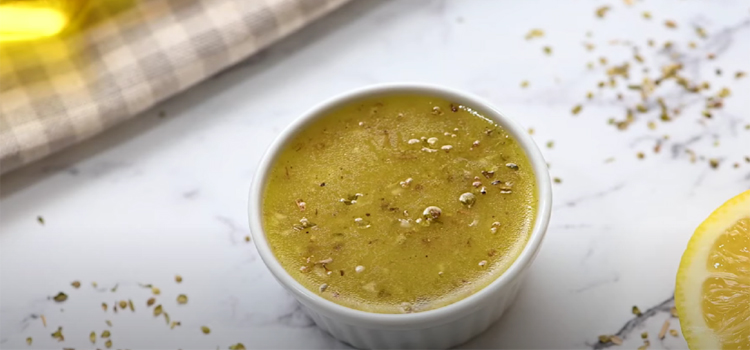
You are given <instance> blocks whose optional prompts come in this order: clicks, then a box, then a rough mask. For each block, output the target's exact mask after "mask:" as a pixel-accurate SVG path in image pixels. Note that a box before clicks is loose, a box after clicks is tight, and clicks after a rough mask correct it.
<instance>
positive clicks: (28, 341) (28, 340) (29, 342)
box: [26, 337, 33, 345]
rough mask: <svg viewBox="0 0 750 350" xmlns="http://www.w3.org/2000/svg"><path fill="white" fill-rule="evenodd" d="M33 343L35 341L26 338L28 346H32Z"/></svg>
mask: <svg viewBox="0 0 750 350" xmlns="http://www.w3.org/2000/svg"><path fill="white" fill-rule="evenodd" d="M32 341H33V339H31V337H28V338H26V344H28V345H31V342H32Z"/></svg>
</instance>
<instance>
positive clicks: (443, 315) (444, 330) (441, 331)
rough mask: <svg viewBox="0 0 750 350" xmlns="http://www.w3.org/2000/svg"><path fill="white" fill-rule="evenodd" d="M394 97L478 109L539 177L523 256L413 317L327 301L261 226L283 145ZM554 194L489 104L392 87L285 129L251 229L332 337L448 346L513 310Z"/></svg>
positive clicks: (265, 169)
mask: <svg viewBox="0 0 750 350" xmlns="http://www.w3.org/2000/svg"><path fill="white" fill-rule="evenodd" d="M391 94H422V95H429V96H435V97H440V98H444V99H446V100H449V101H452V102H455V103H458V104H462V105H466V106H469V107H471V108H473V109H474V110H477V111H479V112H480V113H482V114H483V115H484V116H485V117H487V118H489V119H492V120H493V121H495V122H497V124H499V125H500V126H502V127H503V128H504V129H505V130H506V131H507V132H508V133H510V135H511V136H512V137H514V138H515V139H516V141H518V143H519V144H520V146H521V147H522V148H523V150H524V152H525V153H526V156H527V157H528V159H529V161H530V163H531V165H532V167H533V169H534V173H535V175H536V187H537V191H538V196H539V201H538V207H537V215H536V218H535V220H534V226H533V229H532V232H531V236H530V237H529V241H528V242H527V243H526V247H525V248H524V249H523V251H522V252H521V255H520V256H519V257H518V259H516V261H515V262H513V264H512V265H511V266H510V267H509V268H508V270H507V271H505V273H503V274H502V275H500V276H499V277H498V278H497V279H496V280H495V281H493V282H492V283H490V284H489V285H488V286H487V287H485V288H483V289H481V290H479V291H478V292H476V293H474V294H472V295H471V296H469V297H467V298H465V299H462V300H460V301H458V302H455V303H453V304H450V305H447V306H444V307H441V308H437V309H433V310H428V311H424V312H418V313H411V314H378V313H371V312H366V311H360V310H355V309H351V308H348V307H345V306H341V305H338V304H336V303H334V302H331V301H329V300H326V299H324V298H322V297H321V296H319V295H318V294H317V293H314V292H312V291H310V290H308V289H306V288H305V287H303V286H302V285H301V284H300V283H299V282H297V281H296V280H295V279H294V278H292V276H290V275H289V274H288V273H287V272H286V270H284V268H283V267H282V266H281V264H280V263H279V261H278V260H277V259H276V257H275V256H274V254H273V252H272V251H271V247H270V246H269V244H268V240H266V235H265V232H264V230H263V225H262V204H263V189H264V187H265V185H266V180H267V178H268V173H269V171H270V170H271V167H272V165H273V163H274V162H275V161H276V158H277V157H278V156H279V154H280V153H281V151H282V150H283V148H284V146H286V145H287V143H288V142H289V141H291V140H292V139H293V138H294V136H295V135H297V133H299V132H300V131H301V130H303V129H305V128H306V127H308V126H309V125H310V124H311V123H314V122H315V121H316V120H317V119H318V118H320V117H322V116H325V115H326V114H327V113H328V112H329V111H331V110H333V109H335V108H337V107H340V106H342V105H345V104H347V103H349V102H352V101H356V100H359V99H363V98H368V97H373V96H382V95H391ZM551 207H552V188H551V185H550V179H549V173H548V171H547V164H546V162H545V161H544V158H542V155H541V153H540V152H539V149H538V148H537V146H536V144H535V143H534V141H533V140H532V139H531V137H530V136H529V135H528V133H527V132H526V131H525V130H524V129H523V128H522V127H521V126H520V125H518V124H516V122H514V121H513V120H511V119H510V118H509V117H508V116H507V115H506V114H504V113H501V112H500V111H499V110H498V109H496V108H495V107H494V106H492V105H491V104H490V103H489V102H487V101H485V100H483V99H481V98H478V97H476V96H472V95H470V94H467V93H464V92H460V91H456V90H452V89H449V88H444V87H440V86H435V85H427V84H414V83H390V84H380V85H374V86H369V87H365V88H361V89H357V90H354V91H350V92H346V93H343V94H341V95H338V96H335V97H333V98H331V99H329V100H327V101H325V102H323V103H321V104H319V105H317V106H316V107H314V108H312V109H310V110H309V111H307V112H306V113H304V114H303V115H302V116H301V117H299V118H298V119H297V120H296V121H294V122H293V123H292V124H291V125H290V126H289V127H287V128H286V129H285V130H284V131H283V132H282V133H281V134H280V135H279V136H278V137H277V138H276V140H275V141H274V142H273V144H271V146H270V147H269V148H268V150H267V151H266V154H265V155H264V156H263V159H262V160H261V162H260V165H259V166H258V169H257V172H256V174H255V178H254V179H253V182H252V185H251V188H250V203H249V220H250V231H251V234H252V237H253V240H254V241H255V247H256V249H258V253H259V255H260V257H261V258H262V259H263V262H264V263H265V264H266V266H268V269H269V270H270V271H271V273H272V274H273V275H274V277H276V279H277V280H278V281H279V283H281V284H282V285H283V286H284V287H285V288H286V289H288V290H289V291H290V292H291V293H292V294H293V295H294V296H295V297H296V298H297V300H298V301H299V302H300V303H301V304H302V306H303V308H304V309H305V311H306V312H307V314H308V315H309V316H310V317H311V318H312V319H313V321H314V322H315V323H316V324H317V325H318V327H320V328H322V329H323V330H325V331H326V332H328V333H330V334H331V335H332V336H334V337H335V338H337V339H339V340H341V341H343V342H345V343H348V344H350V345H352V346H355V347H357V348H370V349H372V348H376V349H380V348H398V349H404V348H431V349H436V348H449V347H452V346H455V345H458V344H461V343H464V342H466V341H468V340H469V339H471V338H472V337H474V336H476V335H477V334H479V333H482V332H483V331H485V330H486V329H487V328H488V327H489V326H490V325H491V324H492V323H493V322H495V321H496V320H497V319H498V318H499V317H500V316H501V315H502V314H503V312H504V311H505V310H506V309H507V308H508V306H510V305H511V303H512V302H513V300H514V299H515V297H516V295H517V294H518V290H519V289H520V287H521V282H522V279H523V277H524V275H525V273H526V270H527V269H528V267H529V266H530V265H531V263H532V261H533V260H534V258H535V256H536V254H537V252H538V251H539V247H540V246H541V243H542V239H543V238H544V235H545V232H546V231H547V224H548V223H549V218H550V212H551Z"/></svg>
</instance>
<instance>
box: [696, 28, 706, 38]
mask: <svg viewBox="0 0 750 350" xmlns="http://www.w3.org/2000/svg"><path fill="white" fill-rule="evenodd" d="M695 34H698V36H699V37H700V38H701V39H705V38H707V37H708V33H706V30H705V29H703V27H695Z"/></svg>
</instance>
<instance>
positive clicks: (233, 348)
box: [229, 343, 245, 350]
mask: <svg viewBox="0 0 750 350" xmlns="http://www.w3.org/2000/svg"><path fill="white" fill-rule="evenodd" d="M229 350H245V346H244V345H242V343H237V344H234V345H230V346H229Z"/></svg>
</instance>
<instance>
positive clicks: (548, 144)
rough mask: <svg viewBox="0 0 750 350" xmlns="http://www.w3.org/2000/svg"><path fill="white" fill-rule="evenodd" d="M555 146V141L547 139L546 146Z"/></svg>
mask: <svg viewBox="0 0 750 350" xmlns="http://www.w3.org/2000/svg"><path fill="white" fill-rule="evenodd" d="M553 147H555V141H551V140H550V141H547V148H553Z"/></svg>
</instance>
